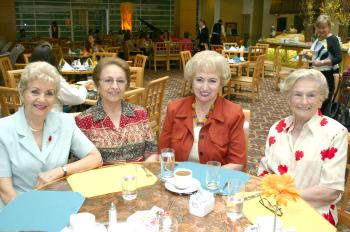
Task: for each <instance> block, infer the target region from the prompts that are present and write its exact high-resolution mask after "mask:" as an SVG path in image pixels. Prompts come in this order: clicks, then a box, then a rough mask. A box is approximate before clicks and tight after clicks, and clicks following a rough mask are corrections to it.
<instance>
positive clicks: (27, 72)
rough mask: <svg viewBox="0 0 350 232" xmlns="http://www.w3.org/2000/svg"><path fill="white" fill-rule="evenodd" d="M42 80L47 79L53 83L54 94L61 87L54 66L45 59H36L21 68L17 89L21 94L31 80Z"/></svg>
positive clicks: (59, 77)
mask: <svg viewBox="0 0 350 232" xmlns="http://www.w3.org/2000/svg"><path fill="white" fill-rule="evenodd" d="M36 80H42V81H48V82H50V83H52V84H53V85H54V89H55V95H56V97H57V94H58V92H59V90H60V88H61V75H60V74H59V72H58V71H57V69H56V67H54V66H52V65H51V64H49V63H47V62H45V61H37V62H33V63H29V64H28V65H27V66H26V67H25V68H24V70H23V72H22V75H21V80H20V81H19V83H18V90H19V93H20V95H21V96H23V93H24V91H25V90H26V89H27V88H28V85H29V83H30V82H32V81H36Z"/></svg>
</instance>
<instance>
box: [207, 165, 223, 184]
mask: <svg viewBox="0 0 350 232" xmlns="http://www.w3.org/2000/svg"><path fill="white" fill-rule="evenodd" d="M220 168H221V163H220V162H218V161H208V162H207V172H206V176H205V181H206V186H207V189H209V190H216V189H218V188H219V186H220Z"/></svg>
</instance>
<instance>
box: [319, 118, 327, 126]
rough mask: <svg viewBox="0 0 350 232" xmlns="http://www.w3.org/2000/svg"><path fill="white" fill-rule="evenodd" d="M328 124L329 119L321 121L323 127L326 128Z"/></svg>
mask: <svg viewBox="0 0 350 232" xmlns="http://www.w3.org/2000/svg"><path fill="white" fill-rule="evenodd" d="M327 123H328V120H327V118H323V119H322V120H321V122H320V125H321V126H325V125H327Z"/></svg>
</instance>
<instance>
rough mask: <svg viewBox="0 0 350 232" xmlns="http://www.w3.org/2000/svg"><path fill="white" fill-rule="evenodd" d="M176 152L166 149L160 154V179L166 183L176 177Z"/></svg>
mask: <svg viewBox="0 0 350 232" xmlns="http://www.w3.org/2000/svg"><path fill="white" fill-rule="evenodd" d="M174 165H175V151H174V149H172V148H164V149H162V150H161V154H160V178H161V180H163V181H165V180H166V179H168V178H171V177H173V176H174Z"/></svg>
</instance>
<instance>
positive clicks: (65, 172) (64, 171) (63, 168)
mask: <svg viewBox="0 0 350 232" xmlns="http://www.w3.org/2000/svg"><path fill="white" fill-rule="evenodd" d="M61 168H62V171H63V176H66V175H67V166H66V165H63V166H62V167H61Z"/></svg>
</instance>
